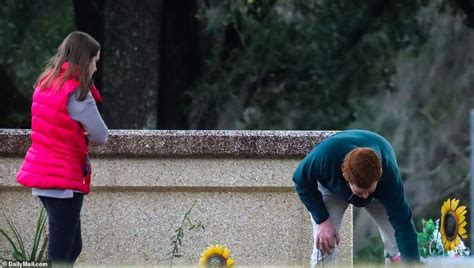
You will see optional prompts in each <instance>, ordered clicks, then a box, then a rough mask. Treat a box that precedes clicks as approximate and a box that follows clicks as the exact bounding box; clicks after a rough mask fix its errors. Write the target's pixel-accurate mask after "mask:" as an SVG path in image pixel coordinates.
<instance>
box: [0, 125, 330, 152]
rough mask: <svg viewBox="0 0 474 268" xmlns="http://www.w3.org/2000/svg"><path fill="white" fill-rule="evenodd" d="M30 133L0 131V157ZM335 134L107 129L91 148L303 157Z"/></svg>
mask: <svg viewBox="0 0 474 268" xmlns="http://www.w3.org/2000/svg"><path fill="white" fill-rule="evenodd" d="M29 133H30V131H29V130H24V129H0V154H1V155H23V154H24V153H25V152H26V151H27V149H28V147H29V146H30V137H29ZM334 133H335V131H257V130H255V131H233V130H206V131H204V130H201V131H199V130H187V131H184V130H110V131H109V141H108V142H107V146H101V147H92V150H91V151H92V153H93V154H95V155H117V156H121V157H122V156H127V157H131V156H140V157H142V156H152V157H157V156H164V157H177V156H212V157H222V156H229V157H245V156H247V157H250V156H257V157H264V156H265V157H295V156H304V155H306V154H307V153H308V151H309V150H311V148H312V147H313V146H314V144H317V143H319V142H320V141H321V140H322V139H324V138H326V137H328V136H329V135H332V134H334Z"/></svg>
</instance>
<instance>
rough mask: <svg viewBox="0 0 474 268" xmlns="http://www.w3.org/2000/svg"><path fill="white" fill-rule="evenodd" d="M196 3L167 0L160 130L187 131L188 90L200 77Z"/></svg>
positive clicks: (164, 19) (159, 115)
mask: <svg viewBox="0 0 474 268" xmlns="http://www.w3.org/2000/svg"><path fill="white" fill-rule="evenodd" d="M196 12H197V4H196V1H164V3H163V20H162V21H163V22H162V35H161V44H162V47H161V55H162V57H161V63H160V65H161V66H162V68H161V72H160V92H159V98H158V128H160V129H188V128H189V126H188V120H187V115H186V112H185V109H186V106H187V105H189V104H187V102H188V101H187V100H186V99H185V97H184V96H183V93H185V92H186V91H189V90H190V88H191V87H192V85H193V83H194V81H195V80H196V78H197V76H198V75H199V68H200V65H201V58H200V49H199V22H198V20H197V19H196V17H195V15H196Z"/></svg>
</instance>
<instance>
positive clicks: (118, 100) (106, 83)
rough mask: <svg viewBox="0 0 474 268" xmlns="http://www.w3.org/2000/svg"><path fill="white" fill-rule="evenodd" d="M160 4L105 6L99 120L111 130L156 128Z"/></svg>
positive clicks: (127, 0) (147, 1)
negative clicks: (102, 116) (101, 96)
mask: <svg viewBox="0 0 474 268" xmlns="http://www.w3.org/2000/svg"><path fill="white" fill-rule="evenodd" d="M161 11H162V1H153V0H140V1H132V0H122V1H107V2H106V4H105V14H104V26H105V27H104V29H105V33H104V46H105V48H106V49H104V50H103V54H102V59H103V61H102V65H103V77H102V85H103V96H104V104H103V115H104V120H105V122H106V123H107V125H108V126H109V128H112V129H113V128H122V129H154V128H156V127H157V99H158V89H159V57H160V55H159V54H160V53H159V52H160V32H161V21H162V19H161V16H162V15H161V14H162V12H161Z"/></svg>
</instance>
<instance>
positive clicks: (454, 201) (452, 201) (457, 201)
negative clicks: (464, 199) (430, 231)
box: [451, 198, 459, 211]
mask: <svg viewBox="0 0 474 268" xmlns="http://www.w3.org/2000/svg"><path fill="white" fill-rule="evenodd" d="M458 204H459V199H456V198H453V200H451V210H452V211H455V210H456V208H457V207H458Z"/></svg>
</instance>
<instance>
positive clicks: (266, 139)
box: [0, 129, 352, 267]
mask: <svg viewBox="0 0 474 268" xmlns="http://www.w3.org/2000/svg"><path fill="white" fill-rule="evenodd" d="M333 133H335V132H333V131H323V132H317V131H302V132H300V131H141V130H139V131H137V130H133V131H128V130H112V131H110V140H109V142H108V143H107V145H105V146H103V147H96V148H93V152H94V154H93V157H92V164H93V170H94V177H93V180H92V182H93V185H92V191H91V194H90V195H88V196H87V197H86V198H85V199H84V206H83V211H82V226H83V231H82V234H83V243H84V249H83V252H82V254H81V256H80V258H79V260H78V264H84V265H97V264H104V265H134V264H140V265H165V264H166V263H167V258H166V254H167V253H168V252H169V251H170V250H171V246H170V244H169V242H170V240H169V239H170V237H171V236H172V235H173V231H174V230H175V229H176V228H177V227H178V225H179V223H180V221H181V220H182V217H183V215H184V213H185V212H186V210H187V209H189V207H190V205H191V204H192V203H193V202H194V201H197V204H196V207H195V209H194V210H193V212H192V216H193V218H194V219H196V220H199V221H201V222H202V223H203V224H204V225H205V226H206V230H205V231H202V232H189V233H187V234H186V235H185V238H184V240H183V247H182V253H183V257H182V258H179V259H177V260H176V264H178V265H183V264H188V265H195V264H196V263H197V262H198V260H199V255H200V253H201V251H202V250H204V249H205V248H206V247H207V245H208V244H210V243H213V244H215V243H221V244H225V245H226V246H228V247H229V248H230V249H231V250H232V257H233V258H234V259H235V260H236V264H237V265H239V266H240V265H253V266H255V267H256V266H263V265H284V266H289V265H298V266H301V265H304V266H305V265H307V264H308V263H309V260H310V255H311V248H312V230H311V222H310V218H309V213H308V212H307V210H306V209H305V208H304V206H303V205H302V203H301V202H300V200H299V198H298V196H297V194H296V193H295V191H294V186H293V182H292V179H291V178H292V174H293V171H294V169H295V168H296V166H297V165H298V163H299V161H300V160H301V159H302V158H303V157H304V155H306V153H308V152H309V150H310V149H312V148H313V146H314V144H317V143H319V142H320V141H321V140H322V139H324V138H326V137H328V136H329V135H332V134H333ZM29 140H30V138H29V131H28V130H5V129H3V130H0V196H1V199H0V214H1V213H4V214H5V215H7V216H8V217H9V218H10V219H13V220H14V221H15V222H17V223H18V225H19V226H20V228H21V229H22V230H30V229H32V227H33V226H32V225H33V224H34V223H35V220H36V217H37V214H38V209H39V208H40V202H39V201H38V200H37V198H36V197H33V196H32V195H31V191H30V190H29V189H26V188H24V187H21V186H19V185H18V184H16V183H15V176H16V173H17V171H18V169H19V167H20V165H21V163H22V160H23V156H24V154H25V152H26V150H27V148H28V146H29ZM0 226H2V227H4V226H6V223H5V221H4V219H0ZM340 234H341V237H342V244H341V245H340V248H339V249H338V251H339V255H338V263H339V264H351V263H352V208H351V207H350V208H349V209H348V210H347V211H346V214H345V216H344V220H343V225H342V229H341V232H340ZM5 247H6V242H5V241H3V240H1V239H0V250H2V248H5Z"/></svg>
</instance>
